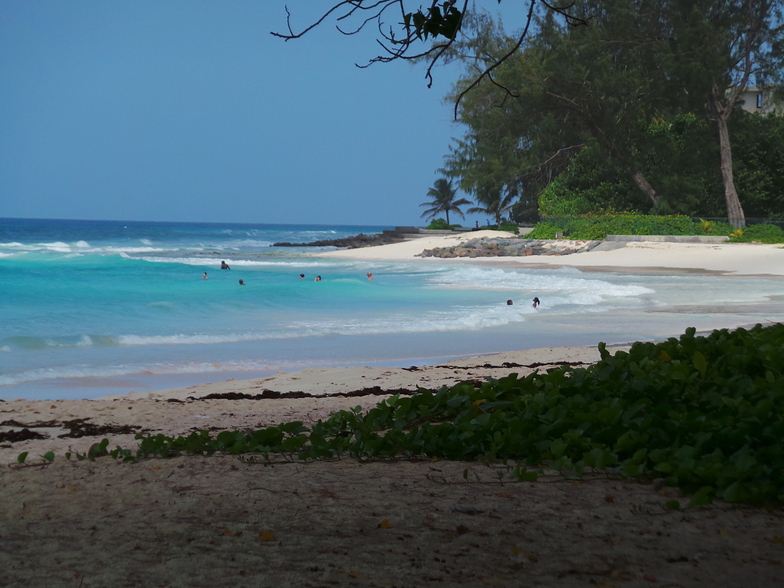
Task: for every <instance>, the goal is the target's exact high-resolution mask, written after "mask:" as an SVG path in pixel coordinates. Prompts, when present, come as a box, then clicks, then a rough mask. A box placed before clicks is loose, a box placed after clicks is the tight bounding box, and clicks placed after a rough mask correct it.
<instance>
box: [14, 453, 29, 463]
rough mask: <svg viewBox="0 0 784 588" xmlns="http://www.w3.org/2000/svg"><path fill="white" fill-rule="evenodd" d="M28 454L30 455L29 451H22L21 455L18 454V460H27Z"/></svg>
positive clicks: (20, 461) (21, 461)
mask: <svg viewBox="0 0 784 588" xmlns="http://www.w3.org/2000/svg"><path fill="white" fill-rule="evenodd" d="M27 455H28V452H27V451H23V452H22V453H20V454H19V455H17V456H16V461H18V462H19V463H24V462H25V460H26V459H27Z"/></svg>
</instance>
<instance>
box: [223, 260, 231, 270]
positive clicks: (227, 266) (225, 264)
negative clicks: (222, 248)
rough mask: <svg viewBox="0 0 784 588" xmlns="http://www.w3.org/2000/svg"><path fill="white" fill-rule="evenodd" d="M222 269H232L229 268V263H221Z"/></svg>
mask: <svg viewBox="0 0 784 588" xmlns="http://www.w3.org/2000/svg"><path fill="white" fill-rule="evenodd" d="M221 269H231V268H230V267H229V264H228V263H226V262H225V261H221Z"/></svg>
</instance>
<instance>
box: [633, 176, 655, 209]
mask: <svg viewBox="0 0 784 588" xmlns="http://www.w3.org/2000/svg"><path fill="white" fill-rule="evenodd" d="M626 171H627V173H628V174H629V177H630V178H631V179H632V182H634V185H635V186H637V187H638V188H639V189H640V191H641V192H642V193H643V194H645V195H646V196H647V197H648V200H650V201H651V204H653V205H654V206H655V205H656V204H658V203H659V195H658V194H657V193H656V190H654V189H653V186H651V184H650V182H648V180H646V179H645V176H644V175H642V172H641V171H640V170H636V169H632V168H628V169H627V170H626Z"/></svg>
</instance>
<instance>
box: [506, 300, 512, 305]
mask: <svg viewBox="0 0 784 588" xmlns="http://www.w3.org/2000/svg"><path fill="white" fill-rule="evenodd" d="M513 304H514V302H512V301H511V300H507V301H506V305H507V306H512V305H513Z"/></svg>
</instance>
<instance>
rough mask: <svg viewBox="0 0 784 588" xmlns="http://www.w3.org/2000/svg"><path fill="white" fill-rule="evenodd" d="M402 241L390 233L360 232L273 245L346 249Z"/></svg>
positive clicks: (274, 245)
mask: <svg viewBox="0 0 784 588" xmlns="http://www.w3.org/2000/svg"><path fill="white" fill-rule="evenodd" d="M401 241H403V239H400V238H396V237H392V236H389V235H383V234H378V235H365V234H364V233H360V234H359V235H354V236H353V237H344V238H342V239H324V240H322V241H312V242H310V243H289V242H288V241H283V242H281V243H273V244H272V247H342V248H345V249H359V248H360V247H373V246H374V245H388V244H389V243H399V242H401Z"/></svg>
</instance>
